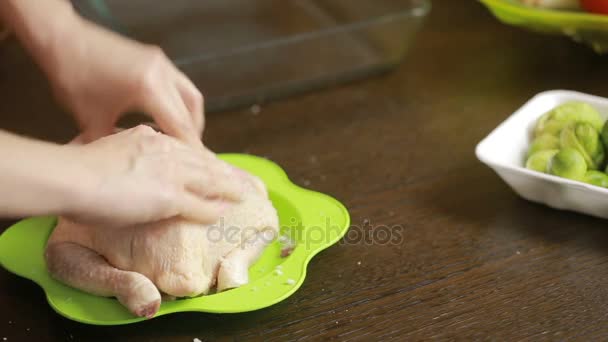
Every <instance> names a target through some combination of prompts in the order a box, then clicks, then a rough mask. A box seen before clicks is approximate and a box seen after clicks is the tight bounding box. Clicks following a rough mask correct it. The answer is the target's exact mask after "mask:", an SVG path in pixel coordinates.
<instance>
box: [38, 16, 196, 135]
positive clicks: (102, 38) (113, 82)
mask: <svg viewBox="0 0 608 342" xmlns="http://www.w3.org/2000/svg"><path fill="white" fill-rule="evenodd" d="M72 20H73V23H71V24H69V25H65V27H66V29H65V30H64V32H63V33H62V34H61V35H60V37H59V38H58V39H57V40H60V41H58V42H57V44H55V45H57V46H54V47H51V51H50V56H51V57H50V58H48V61H46V62H45V63H43V64H44V65H43V69H45V71H46V73H47V75H48V77H49V79H50V81H51V84H52V86H53V89H54V92H55V95H56V96H57V98H58V99H59V100H60V102H62V103H63V104H64V105H65V106H66V107H67V108H68V109H69V110H70V111H71V112H72V113H73V114H74V116H75V118H76V121H77V122H78V124H79V126H80V128H81V130H82V134H83V137H84V140H85V141H87V142H89V141H93V140H96V139H98V138H100V137H103V136H106V135H109V134H112V132H113V130H114V126H115V124H116V122H117V121H118V119H119V118H120V117H121V115H123V114H124V113H125V112H128V111H141V112H144V113H146V114H147V115H150V116H151V117H152V118H153V119H154V120H155V121H156V123H157V124H158V126H159V127H160V129H161V130H162V131H163V132H165V133H166V134H169V135H171V136H174V137H176V138H178V139H180V140H182V141H184V142H187V143H189V144H191V145H192V144H195V145H200V144H201V135H202V131H203V126H204V117H203V97H202V95H201V93H200V92H199V90H198V89H197V88H196V87H195V86H194V84H193V83H192V82H191V81H190V80H189V79H188V78H187V77H186V76H185V75H184V74H183V73H182V72H181V71H179V70H178V69H177V68H176V67H175V65H173V63H172V62H171V61H170V60H169V59H168V58H167V56H166V55H165V54H164V53H163V52H162V50H161V49H160V48H158V47H156V46H151V45H145V44H142V43H139V42H136V41H133V40H130V39H127V38H125V37H122V36H120V35H118V34H115V33H113V32H111V31H109V30H106V29H104V28H102V27H99V26H96V25H95V24H93V23H91V22H88V21H87V20H85V19H83V18H80V17H78V16H77V15H74V16H73V17H72Z"/></svg>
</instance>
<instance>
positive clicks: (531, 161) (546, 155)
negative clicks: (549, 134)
mask: <svg viewBox="0 0 608 342" xmlns="http://www.w3.org/2000/svg"><path fill="white" fill-rule="evenodd" d="M557 152H559V150H544V151H538V152H536V153H534V154H533V155H531V156H530V157H529V158H528V160H527V161H526V168H527V169H530V170H534V171H538V172H544V173H547V172H548V165H549V161H550V160H551V158H553V156H554V155H555V154H556V153H557Z"/></svg>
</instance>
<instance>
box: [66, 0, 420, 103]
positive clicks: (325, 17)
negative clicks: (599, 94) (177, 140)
mask: <svg viewBox="0 0 608 342" xmlns="http://www.w3.org/2000/svg"><path fill="white" fill-rule="evenodd" d="M73 3H74V5H75V7H76V8H77V10H78V11H79V12H80V13H81V14H82V15H83V16H85V17H87V18H89V19H91V20H93V21H95V22H97V23H99V24H101V25H104V26H106V27H108V28H110V29H112V30H114V31H117V32H120V33H122V34H124V35H126V36H129V37H131V38H134V39H137V40H140V41H144V42H148V43H154V44H157V45H159V46H161V47H162V48H163V49H164V51H165V53H166V54H167V55H168V56H169V57H170V58H171V59H172V60H173V61H174V62H175V64H176V65H177V66H178V67H179V68H180V69H181V70H183V71H184V72H185V73H186V74H187V75H188V76H189V77H191V78H192V80H193V81H194V82H195V83H196V85H197V86H198V87H199V88H200V89H201V91H202V92H203V94H204V95H205V103H206V109H207V110H208V111H217V110H223V109H228V108H234V107H238V106H246V105H251V104H254V103H262V102H265V101H267V100H270V99H275V98H278V97H283V96H286V95H290V94H294V93H298V92H302V91H308V90H311V89H317V88H320V87H325V86H328V85H331V84H336V83H340V82H345V81H351V80H355V79H360V78H363V77H367V76H371V75H374V74H378V73H381V72H385V71H388V70H390V69H391V68H392V67H394V66H395V65H397V64H398V63H399V62H400V61H401V60H402V58H403V56H404V55H405V53H406V51H407V49H408V46H409V45H410V44H411V42H412V39H413V37H414V35H415V33H416V31H417V30H418V28H419V26H420V24H421V22H422V21H423V19H424V17H425V16H426V15H427V13H428V12H429V10H430V1H429V0H173V1H150V0H128V1H125V0H73Z"/></svg>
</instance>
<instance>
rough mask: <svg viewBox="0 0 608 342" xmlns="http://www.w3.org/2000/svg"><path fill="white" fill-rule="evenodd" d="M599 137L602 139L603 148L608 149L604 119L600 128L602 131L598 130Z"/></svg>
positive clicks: (607, 132) (607, 124)
mask: <svg viewBox="0 0 608 342" xmlns="http://www.w3.org/2000/svg"><path fill="white" fill-rule="evenodd" d="M600 138H601V139H602V142H603V143H604V150H607V149H608V121H606V123H604V127H603V128H602V131H601V132H600Z"/></svg>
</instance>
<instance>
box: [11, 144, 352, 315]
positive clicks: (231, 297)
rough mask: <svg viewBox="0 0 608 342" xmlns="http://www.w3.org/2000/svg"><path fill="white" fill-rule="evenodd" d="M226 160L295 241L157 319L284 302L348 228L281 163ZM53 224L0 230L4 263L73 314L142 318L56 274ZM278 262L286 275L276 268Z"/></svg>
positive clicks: (343, 215) (343, 217)
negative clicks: (49, 258)
mask: <svg viewBox="0 0 608 342" xmlns="http://www.w3.org/2000/svg"><path fill="white" fill-rule="evenodd" d="M221 158H222V159H223V160H225V161H227V162H229V163H231V164H233V165H235V166H238V167H240V168H242V169H244V170H247V171H249V172H251V173H252V174H254V175H257V176H258V177H260V178H261V179H262V180H263V181H264V182H265V183H266V185H267V187H268V191H269V194H270V198H271V200H272V203H273V205H274V206H275V208H276V209H277V211H278V214H279V221H280V224H281V233H282V234H285V235H288V236H290V237H291V239H292V240H293V241H294V242H296V247H295V249H294V250H293V252H292V253H291V255H289V256H288V257H286V258H282V257H281V256H280V250H281V245H280V243H279V242H278V241H275V242H273V243H272V244H271V245H270V246H269V247H268V248H267V249H266V250H265V251H264V253H263V254H262V256H261V257H260V259H259V260H258V261H257V263H256V264H254V265H253V266H252V267H251V268H250V269H249V277H250V282H249V284H247V285H245V286H242V287H239V288H236V289H233V290H229V291H225V292H221V293H217V294H213V295H208V296H200V297H196V298H189V299H181V300H176V301H170V302H164V303H162V305H161V307H160V310H159V311H158V313H157V314H156V316H155V317H158V316H162V315H166V314H170V313H174V312H184V311H200V312H212V313H235V312H246V311H253V310H257V309H261V308H264V307H268V306H270V305H273V304H275V303H278V302H280V301H282V300H283V299H285V298H287V297H289V296H290V295H291V294H293V293H294V292H295V291H296V290H297V289H298V288H299V287H300V285H302V283H303V282H304V278H305V277H306V266H307V264H308V262H309V261H310V259H312V257H313V256H314V255H315V254H317V253H319V252H320V251H321V250H323V249H325V248H327V247H329V246H331V245H333V244H334V243H336V242H337V241H338V240H339V239H340V238H341V237H343V236H344V234H345V233H346V231H347V230H348V227H349V224H350V217H349V215H348V211H347V210H346V208H345V207H344V206H343V205H342V204H341V203H340V202H338V201H337V200H335V199H333V198H331V197H329V196H327V195H324V194H320V193H317V192H313V191H310V190H306V189H303V188H300V187H298V186H296V185H294V184H293V183H291V182H290V181H289V179H288V178H287V175H286V174H285V172H283V170H282V169H281V168H280V167H279V166H277V165H276V164H274V163H272V162H270V161H268V160H266V159H263V158H259V157H254V156H250V155H242V154H224V155H221ZM55 224H56V218H54V217H36V218H30V219H26V220H23V221H21V222H18V223H17V224H15V225H14V226H12V227H10V228H9V229H7V230H6V231H5V232H4V233H3V234H2V235H0V265H2V266H3V267H4V268H6V269H7V270H8V271H10V272H12V273H15V274H17V275H19V276H22V277H24V278H27V279H30V280H32V281H34V282H36V283H37V284H38V285H40V286H41V287H42V289H43V290H44V292H45V293H46V297H47V300H48V302H49V304H50V305H51V307H52V308H53V309H54V310H55V311H57V312H58V313H59V314H61V315H63V316H65V317H67V318H69V319H72V320H75V321H78V322H82V323H88V324H96V325H118V324H128V323H134V322H139V321H142V320H144V319H143V318H138V317H135V316H133V315H132V314H131V313H130V312H128V311H127V310H126V309H125V308H124V307H123V306H122V305H121V304H120V303H119V302H118V301H117V300H116V299H114V298H104V297H98V296H94V295H90V294H87V293H84V292H82V291H79V290H76V289H74V288H71V287H69V286H66V285H63V284H62V283H59V282H57V281H56V280H54V279H53V278H51V277H50V275H49V273H48V272H47V269H46V265H45V262H44V248H45V246H46V241H47V239H48V237H49V235H50V234H51V232H52V230H53V228H54V227H55ZM278 265H281V270H282V274H281V275H277V274H276V273H275V272H273V271H274V269H275V268H276V266H278Z"/></svg>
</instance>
